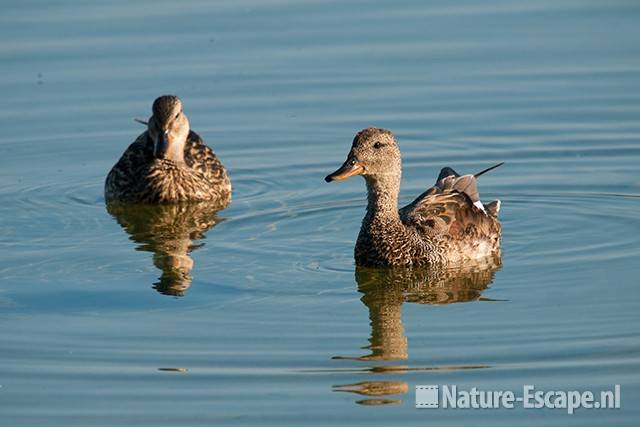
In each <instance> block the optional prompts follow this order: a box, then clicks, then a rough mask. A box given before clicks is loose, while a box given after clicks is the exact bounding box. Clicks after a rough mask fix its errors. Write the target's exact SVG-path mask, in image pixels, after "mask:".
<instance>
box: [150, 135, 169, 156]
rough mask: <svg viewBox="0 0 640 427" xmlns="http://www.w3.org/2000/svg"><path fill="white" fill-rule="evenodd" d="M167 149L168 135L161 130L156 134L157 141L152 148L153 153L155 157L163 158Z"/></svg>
mask: <svg viewBox="0 0 640 427" xmlns="http://www.w3.org/2000/svg"><path fill="white" fill-rule="evenodd" d="M168 150H169V135H168V134H167V133H166V132H161V133H160V135H158V141H157V142H156V145H155V147H154V150H153V154H154V156H155V157H156V158H157V159H164V158H165V156H166V155H167V151H168Z"/></svg>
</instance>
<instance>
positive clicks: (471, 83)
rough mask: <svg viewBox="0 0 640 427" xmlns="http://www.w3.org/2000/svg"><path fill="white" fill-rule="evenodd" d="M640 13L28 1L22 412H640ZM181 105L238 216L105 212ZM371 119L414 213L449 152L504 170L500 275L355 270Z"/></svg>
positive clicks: (18, 194)
mask: <svg viewBox="0 0 640 427" xmlns="http://www.w3.org/2000/svg"><path fill="white" fill-rule="evenodd" d="M639 16H640V7H638V5H637V2H635V1H631V0H629V1H610V2H596V1H570V0H563V1H555V0H554V1H545V0H542V1H537V2H513V1H493V0H492V1H488V2H482V3H478V2H466V1H465V2H456V3H455V4H453V3H444V2H436V1H429V2H421V1H414V2H411V1H403V2H393V3H391V2H389V3H384V4H383V3H380V4H371V3H370V2H357V1H351V2H332V3H325V2H314V1H307V2H288V1H271V2H258V1H236V2H215V3H214V2H211V3H210V2H200V1H188V2H138V3H136V4H130V2H124V1H122V2H110V3H108V4H92V3H86V2H76V1H71V0H65V1H64V2H60V3H58V4H56V6H55V7H53V6H51V5H49V4H46V5H45V4H44V3H40V2H21V3H19V4H18V2H12V3H11V4H6V5H5V6H4V7H3V13H2V16H0V24H1V25H0V35H1V37H0V64H1V66H2V81H0V88H1V90H2V93H3V94H4V96H3V100H4V102H2V104H1V105H0V128H1V129H2V130H3V132H2V135H0V150H1V152H2V156H1V158H2V160H0V164H1V168H0V175H1V176H2V179H1V181H0V218H2V225H3V226H2V228H1V229H0V245H1V247H2V255H1V257H0V278H1V282H0V310H1V311H0V323H1V325H2V327H1V328H0V342H1V343H2V344H1V346H0V362H1V363H0V386H1V387H0V412H1V413H2V419H3V425H4V424H6V425H12V426H41V425H65V426H73V425H78V426H87V425H92V426H102V425H104V426H129V425H150V426H151V425H153V426H157V425H171V426H191V425H194V426H195V425H261V426H264V425H283V424H291V425H299V424H311V425H329V424H336V423H338V424H342V425H345V424H354V425H394V424H396V425H425V424H428V423H447V424H451V423H453V424H457V425H464V424H470V423H473V424H476V425H478V424H480V425H513V424H514V423H515V422H517V423H518V424H521V425H540V424H545V425H563V426H564V425H602V424H607V425H635V422H636V420H637V417H638V415H640V414H639V411H638V409H637V405H635V404H634V402H635V401H637V400H638V398H640V375H639V374H638V372H639V368H640V335H639V334H638V328H637V326H638V321H639V320H640V314H639V313H640V311H639V310H638V305H639V302H640V301H639V297H640V293H639V291H638V289H637V284H638V280H637V278H638V273H639V271H640V270H639V268H638V264H637V262H636V260H637V259H638V256H639V255H640V236H639V234H638V230H639V225H640V217H639V216H638V212H639V208H640V167H639V164H640V144H639V143H638V140H639V139H640V120H639V118H640V91H639V90H638V89H640V47H639V46H640V45H639V44H638V40H639V37H640V27H638V25H637V21H638V17H639ZM163 93H176V94H178V95H180V96H181V97H182V99H183V101H184V103H185V110H186V113H187V114H188V115H189V118H190V121H191V124H192V127H193V129H194V130H195V131H196V132H199V133H200V134H201V135H202V136H203V137H204V138H205V140H206V141H207V142H208V143H209V144H210V145H211V146H212V147H214V149H215V150H216V151H217V152H218V154H219V155H220V157H221V158H222V160H223V161H224V163H225V164H226V166H227V167H228V168H229V170H230V173H231V176H232V180H233V183H234V187H235V192H234V201H233V203H232V205H231V206H230V207H229V208H228V209H226V210H224V211H222V212H219V213H218V214H217V215H216V216H213V215H212V214H211V213H210V212H207V210H206V209H200V210H199V209H195V208H194V209H193V210H189V209H185V210H181V211H180V210H179V211H175V212H172V211H171V210H167V211H164V210H157V211H149V212H128V211H126V212H119V211H118V210H117V209H116V210H114V209H109V210H110V211H111V213H110V212H109V211H107V209H106V208H105V204H104V200H103V198H102V185H103V180H104V177H105V175H106V173H107V172H108V170H109V168H110V167H111V166H112V165H113V163H114V162H115V161H116V160H117V158H118V156H119V155H120V154H121V152H122V151H123V150H124V148H125V147H126V146H127V145H128V144H129V143H130V142H131V141H132V140H133V139H134V137H135V136H136V135H138V133H139V132H141V130H142V129H141V127H140V125H138V124H136V123H134V122H133V121H132V118H134V117H142V118H145V117H147V116H148V114H149V111H150V105H151V102H152V101H153V99H154V98H155V97H156V96H158V95H160V94H163ZM369 125H377V126H383V127H387V128H389V129H391V130H393V131H394V132H395V133H396V135H397V137H398V140H399V141H400V146H401V149H402V152H403V158H404V175H403V186H402V194H401V201H402V202H403V203H408V202H410V201H411V200H412V198H413V197H415V195H417V194H419V193H420V192H422V191H423V190H424V189H425V188H426V187H427V186H428V185H430V184H431V183H432V182H433V180H434V178H435V176H436V175H437V171H438V170H439V168H440V167H442V166H444V165H450V166H453V167H454V168H456V169H460V170H461V171H464V172H475V171H477V170H481V169H483V168H484V167H487V166H489V165H491V164H494V163H496V162H498V161H506V164H505V166H503V167H502V168H500V169H498V170H496V171H494V172H492V173H490V174H487V175H486V176H483V177H482V179H481V184H480V190H481V195H482V196H483V198H484V199H487V200H491V199H495V198H500V199H501V200H502V202H503V208H502V212H501V218H502V222H503V227H504V241H503V257H502V260H501V261H500V262H498V263H497V264H496V265H493V266H485V267H483V268H480V269H476V270H473V269H471V270H472V271H467V272H464V274H459V275H458V276H457V277H456V275H455V274H453V275H451V276H448V277H430V276H429V275H428V274H427V273H424V272H404V273H398V274H397V275H395V276H394V275H391V276H390V275H388V274H386V273H381V272H369V271H362V270H361V269H358V270H357V271H356V269H355V267H354V264H353V259H352V250H353V244H354V241H355V238H356V235H357V232H358V228H359V224H360V221H361V218H362V215H363V211H364V185H363V183H362V181H361V180H360V179H352V180H349V181H347V182H344V183H333V184H331V185H328V184H325V183H324V181H323V180H322V178H323V177H324V175H326V174H327V173H329V172H331V171H333V170H334V169H335V168H336V167H337V166H338V165H339V164H341V162H342V161H343V160H344V158H345V156H346V153H347V151H348V148H349V144H350V141H351V139H352V138H353V134H354V133H355V132H356V131H357V130H359V129H361V128H363V127H366V126H369ZM145 218H146V219H147V220H146V221H145ZM149 219H152V220H151V221H149ZM171 221H174V222H171ZM120 224H123V226H124V227H123V226H121V225H120ZM500 264H501V265H500ZM366 346H370V347H371V348H363V347H366ZM392 359H393V360H392ZM418 384H457V385H458V386H459V387H471V386H473V385H475V386H478V387H480V388H484V389H491V390H516V391H517V390H520V389H521V387H522V385H523V384H535V385H536V386H538V387H540V388H543V389H547V390H555V389H560V390H571V389H580V390H594V391H599V390H602V389H605V388H611V387H613V385H614V384H621V387H622V408H621V409H619V410H600V411H593V410H592V411H587V410H579V411H578V412H577V413H576V414H575V415H571V416H569V415H567V414H565V413H564V411H562V410H542V411H541V410H537V411H532V410H528V411H525V410H523V409H514V410H483V411H463V410H455V411H454V410H436V411H425V410H416V409H415V408H414V405H413V403H414V402H413V399H414V391H413V390H414V387H415V385H418ZM523 415H524V417H523Z"/></svg>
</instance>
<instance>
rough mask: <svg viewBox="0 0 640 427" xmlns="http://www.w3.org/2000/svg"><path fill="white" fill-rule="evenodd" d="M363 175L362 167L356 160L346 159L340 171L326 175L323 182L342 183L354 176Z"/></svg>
mask: <svg viewBox="0 0 640 427" xmlns="http://www.w3.org/2000/svg"><path fill="white" fill-rule="evenodd" d="M363 173H364V166H362V165H361V164H360V163H358V162H357V161H356V160H353V159H347V161H346V162H344V164H343V165H342V166H340V169H338V170H337V171H335V172H334V173H332V174H329V175H327V176H326V177H325V178H324V180H325V181H327V182H331V181H344V180H345V179H347V178H350V177H352V176H355V175H362V174H363Z"/></svg>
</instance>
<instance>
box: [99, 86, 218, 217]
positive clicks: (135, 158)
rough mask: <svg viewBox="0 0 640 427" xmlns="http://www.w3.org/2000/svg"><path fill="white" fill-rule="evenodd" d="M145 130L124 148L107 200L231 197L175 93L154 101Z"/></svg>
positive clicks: (212, 155) (173, 200)
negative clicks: (151, 113)
mask: <svg viewBox="0 0 640 427" xmlns="http://www.w3.org/2000/svg"><path fill="white" fill-rule="evenodd" d="M140 122H141V123H144V124H146V125H147V130H146V131H145V132H143V133H142V134H141V135H140V136H138V138H137V139H136V140H135V141H134V142H133V144H131V145H130V146H129V148H127V150H126V151H125V152H124V154H123V155H122V157H121V158H120V160H119V161H118V163H116V164H115V166H114V167H113V168H112V169H111V171H110V172H109V175H107V179H106V181H105V186H104V193H105V199H106V200H107V201H112V200H119V201H125V202H143V203H177V202H187V201H209V202H215V203H217V204H219V205H220V207H221V208H222V207H225V206H226V205H228V204H229V201H230V200H231V181H230V180H229V176H228V174H227V171H226V169H225V168H224V166H223V165H222V163H221V162H220V160H218V157H217V156H216V155H215V153H214V152H213V151H212V150H211V149H210V148H209V147H207V145H206V144H205V143H204V141H203V140H202V138H200V136H198V135H197V134H196V133H195V132H193V131H191V130H190V129H189V120H188V119H187V116H186V115H185V114H184V112H183V111H182V102H181V101H180V99H179V98H178V97H177V96H172V95H165V96H161V97H159V98H158V99H156V100H155V101H154V103H153V115H152V116H151V118H150V119H149V121H148V122H143V121H140Z"/></svg>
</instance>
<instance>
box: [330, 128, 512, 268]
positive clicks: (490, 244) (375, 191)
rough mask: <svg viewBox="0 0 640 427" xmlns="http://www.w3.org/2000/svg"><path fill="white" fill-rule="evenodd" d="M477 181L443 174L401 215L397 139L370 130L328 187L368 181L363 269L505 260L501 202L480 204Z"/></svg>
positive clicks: (361, 238)
mask: <svg viewBox="0 0 640 427" xmlns="http://www.w3.org/2000/svg"><path fill="white" fill-rule="evenodd" d="M501 164H502V163H500V164H498V165H496V166H493V167H491V168H489V169H486V170H484V171H482V172H480V173H477V174H475V175H464V176H460V175H458V174H457V173H456V172H455V171H454V170H453V169H451V168H449V167H446V168H444V169H442V171H441V172H440V175H439V176H438V180H437V182H436V184H435V185H434V186H433V187H431V188H430V189H428V190H427V191H425V192H424V193H422V194H421V195H420V196H418V198H417V199H415V200H414V201H413V202H412V203H410V204H409V205H407V206H405V207H403V208H402V209H399V210H398V194H399V192H400V178H401V174H402V166H401V158H400V149H399V147H398V144H397V143H396V140H395V137H394V136H393V134H392V133H391V132H390V131H388V130H386V129H380V128H367V129H364V130H362V131H360V132H358V134H356V136H355V138H354V139H353V144H352V146H351V151H350V152H349V155H348V156H347V160H346V161H345V162H344V164H343V165H342V166H341V167H340V168H339V169H338V170H337V171H335V172H333V173H332V174H330V175H328V176H327V177H326V178H325V181H327V182H331V181H340V180H344V179H347V178H349V177H351V176H354V175H362V176H363V177H364V179H365V182H366V185H367V195H368V203H367V212H366V214H365V217H364V219H363V220H362V227H361V228H360V234H359V235H358V240H357V242H356V247H355V260H356V264H358V265H362V266H412V265H423V266H436V265H446V264H453V263H460V262H464V261H465V260H472V259H480V258H484V257H487V256H490V255H495V254H496V253H498V254H499V251H500V239H501V233H502V229H501V226H500V222H499V221H498V218H497V215H498V211H499V210H500V201H499V200H497V201H495V202H492V203H489V204H487V205H486V206H485V205H483V204H482V202H481V201H480V198H479V195H478V191H477V187H476V178H477V177H478V176H480V175H482V174H483V173H485V172H488V171H489V170H491V169H494V168H496V167H498V166H500V165H501Z"/></svg>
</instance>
